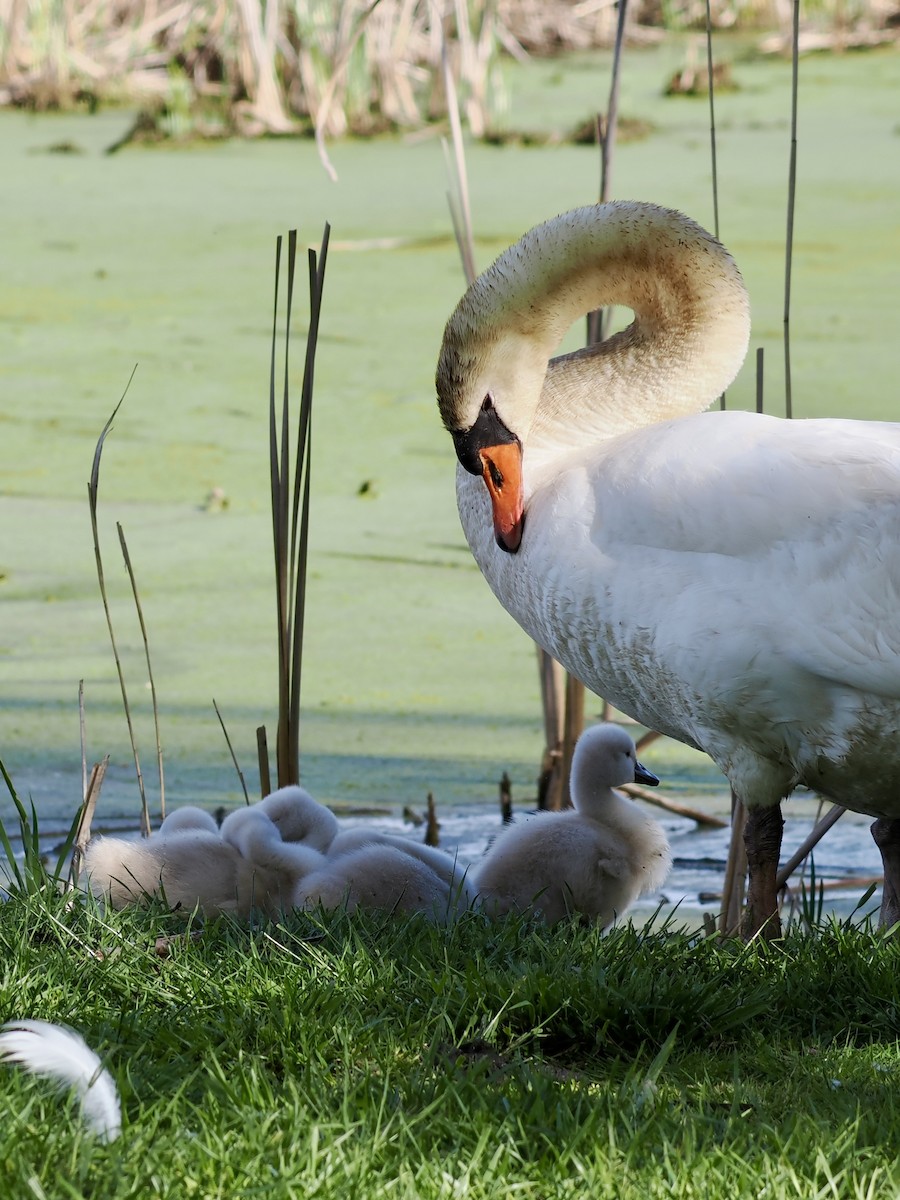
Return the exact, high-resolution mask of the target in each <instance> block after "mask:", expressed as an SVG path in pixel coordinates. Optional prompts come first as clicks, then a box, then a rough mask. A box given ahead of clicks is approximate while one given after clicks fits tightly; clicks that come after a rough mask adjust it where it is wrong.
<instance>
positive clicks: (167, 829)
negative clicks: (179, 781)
mask: <svg viewBox="0 0 900 1200" xmlns="http://www.w3.org/2000/svg"><path fill="white" fill-rule="evenodd" d="M198 829H202V830H206V832H207V833H215V834H218V832H219V827H218V825H217V824H216V819H215V817H214V816H213V815H212V813H208V812H207V811H206V809H205V808H197V807H196V806H195V805H193V804H185V805H184V807H182V808H176V809H173V811H172V812H170V813H169V815H168V816H167V817H166V819H165V820H164V821H163V823H162V825H160V827H159V832H160V834H163V835H164V836H166V837H170V836H171V835H172V834H173V833H187V832H188V831H190V832H192V833H193V832H195V831H196V830H198Z"/></svg>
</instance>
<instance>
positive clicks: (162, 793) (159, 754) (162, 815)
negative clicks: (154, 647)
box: [116, 521, 166, 821]
mask: <svg viewBox="0 0 900 1200" xmlns="http://www.w3.org/2000/svg"><path fill="white" fill-rule="evenodd" d="M116 529H117V530H118V531H119V544H120V545H121V547H122V557H123V559H124V560H125V569H126V571H127V572H128V578H129V580H130V581H131V594H132V595H133V596H134V607H135V608H136V609H137V616H138V622H139V623H140V627H141V637H142V638H143V642H144V657H145V659H146V662H147V678H148V679H149V681H150V699H151V702H152V704H153V732H154V736H155V738H156V767H157V770H158V772H159V819H160V820H161V821H164V820H165V819H166V775H165V771H164V769H163V750H162V738H161V737H160V732H159V704H158V702H157V696H156V681H155V680H154V678H153V664H152V663H151V661H150V642H149V640H148V638H147V626H146V625H145V623H144V610H143V608H142V606H141V598H140V596H139V595H138V589H137V580H136V579H135V577H134V570H133V568H132V566H131V555H130V554H129V553H128V545H127V543H126V541H125V531H124V529H123V528H122V526H121V524H120V523H119V522H118V521H117V522H116Z"/></svg>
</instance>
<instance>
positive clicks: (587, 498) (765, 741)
mask: <svg viewBox="0 0 900 1200" xmlns="http://www.w3.org/2000/svg"><path fill="white" fill-rule="evenodd" d="M610 304H620V305H625V306H627V307H629V308H631V309H632V310H633V311H634V314H635V316H634V322H633V323H632V324H631V325H630V326H629V327H628V329H626V330H624V331H623V332H621V333H618V334H616V335H615V336H613V337H611V338H610V339H608V340H607V341H605V342H603V343H601V344H600V345H597V346H591V347H589V348H586V349H582V350H578V351H576V352H575V353H573V354H566V355H562V356H561V357H559V358H551V357H550V356H551V354H553V352H554V350H555V348H556V347H557V346H558V344H559V341H560V339H561V337H562V335H563V333H564V332H565V331H566V329H567V328H568V327H569V326H570V325H571V324H572V322H573V321H574V320H576V319H577V318H578V317H580V316H581V315H582V314H583V313H585V312H586V311H588V310H590V309H594V308H598V307H601V306H604V305H610ZM749 329H750V319H749V311H748V303H747V295H746V291H745V288H744V284H743V282H742V280H741V276H740V273H739V272H738V269H737V267H736V266H735V264H734V261H733V260H732V258H731V256H730V254H728V252H727V251H726V250H725V249H724V248H723V247H722V246H721V245H720V244H719V243H718V242H717V241H716V240H715V239H714V238H712V237H711V236H710V235H709V234H708V233H706V231H705V230H703V229H701V228H700V226H699V225H697V224H695V223H694V222H693V221H691V220H690V219H688V218H687V217H684V216H682V215H681V214H679V213H676V212H673V211H670V210H668V209H663V208H658V207H656V206H654V205H650V204H639V203H632V202H614V203H610V204H601V205H595V206H591V207H586V208H581V209H576V210H575V211H573V212H569V213H566V214H564V215H563V216H560V217H557V218H555V219H553V220H550V221H547V222H546V223H545V224H543V225H539V226H537V228H535V229H533V230H531V232H529V233H527V234H525V236H524V237H523V238H522V239H521V240H520V241H519V242H518V243H516V245H514V246H512V247H511V248H510V249H509V250H507V251H505V252H504V253H503V254H502V255H501V256H500V257H499V258H498V260H497V261H496V262H495V263H494V265H493V266H491V267H490V268H489V269H488V270H487V271H486V272H485V273H484V274H483V275H482V276H481V277H480V278H479V279H477V280H476V281H475V282H474V283H473V284H472V285H471V287H470V288H469V289H468V291H467V292H466V293H465V295H464V296H463V298H462V300H461V301H460V303H459V305H458V306H457V308H456V310H455V312H454V313H453V314H452V316H451V317H450V320H449V322H448V323H447V327H446V330H445V332H444V338H443V344H442V347H441V351H440V357H439V361H438V367H437V393H438V405H439V409H440V414H441V417H442V419H443V423H444V425H445V427H446V428H447V429H448V430H449V432H450V433H451V434H452V436H453V440H454V443H455V448H456V453H457V457H458V459H459V465H458V467H457V473H456V475H457V499H458V505H459V512H460V518H461V521H462V525H463V528H464V530H465V533H466V537H467V539H468V542H469V546H470V547H471V550H472V553H473V554H474V556H475V559H476V560H477V562H478V565H479V567H480V568H481V570H482V572H483V574H484V575H485V578H486V579H487V581H488V583H489V584H490V586H491V588H492V589H493V591H494V593H495V595H496V596H497V598H498V599H499V600H500V602H501V603H502V604H503V605H504V607H505V608H506V609H507V610H508V611H509V612H510V613H511V614H512V616H513V617H514V618H515V619H516V620H517V621H518V622H519V624H520V625H521V626H523V628H524V629H526V630H527V631H528V633H529V634H530V635H531V636H532V638H534V640H535V641H537V642H538V643H539V644H540V645H541V646H543V647H544V648H545V649H546V650H547V651H549V653H551V654H552V655H554V656H555V657H556V658H558V659H559V660H560V661H561V662H562V663H563V665H564V666H565V667H566V668H567V669H568V670H569V671H571V672H572V673H573V674H574V675H575V676H576V677H578V678H580V679H582V680H583V681H584V682H585V683H586V684H587V685H588V686H589V687H591V688H592V689H593V690H594V691H596V692H597V693H598V694H600V695H602V696H603V697H605V698H606V699H608V700H610V701H611V702H612V703H613V704H615V706H616V707H617V708H619V709H620V710H621V711H623V712H625V713H628V714H630V715H631V716H633V717H635V718H637V719H638V720H639V721H641V722H642V723H643V724H645V725H647V726H649V727H650V728H653V729H657V730H660V731H661V732H662V733H666V734H669V735H670V736H671V737H674V738H678V739H679V740H680V741H682V742H686V743H687V744H688V745H691V746H695V747H698V748H699V749H701V750H704V751H706V753H707V754H709V755H710V756H711V757H712V758H713V760H714V761H715V762H716V763H717V764H718V766H719V767H720V768H721V769H722V771H723V772H724V773H725V775H726V776H727V777H728V779H729V780H730V781H731V784H732V786H733V787H734V789H735V791H736V793H737V794H738V795H739V796H740V797H741V798H742V799H743V800H744V802H745V803H746V804H747V806H748V823H747V834H746V838H747V845H748V857H749V862H750V886H749V893H748V903H747V910H746V919H745V925H744V932H745V934H746V933H751V932H753V931H755V930H756V929H760V928H762V929H763V930H764V932H765V933H766V934H767V935H772V934H775V933H777V932H778V929H779V925H778V917H777V904H776V893H775V870H776V866H777V861H778V853H779V849H780V843H781V830H782V820H781V812H780V801H781V800H782V799H783V798H784V797H786V796H787V795H789V794H790V792H792V791H793V790H794V788H796V787H798V786H800V785H805V786H807V787H809V788H811V789H813V790H814V791H816V792H818V793H820V794H821V795H824V796H827V797H829V798H830V799H832V800H834V801H836V802H837V803H839V804H843V805H845V806H847V807H848V808H852V809H855V810H857V811H859V812H864V813H869V814H870V815H872V816H875V817H878V818H881V820H879V821H878V822H876V826H875V829H874V831H875V832H876V833H878V834H879V837H878V838H877V839H876V840H879V842H880V848H881V850H882V857H883V861H884V865H885V880H886V884H885V891H884V900H883V903H882V922H883V923H892V922H893V921H894V920H896V919H898V918H900V874H898V872H900V853H898V850H897V847H898V845H900V822H898V823H896V824H895V819H896V818H898V817H900V738H898V737H897V730H898V729H900V539H898V529H900V512H898V508H900V425H893V424H887V423H881V422H868V421H866V422H863V421H843V420H841V421H839V420H803V421H799V420H794V421H784V420H779V419H776V418H774V417H768V416H762V415H756V414H751V413H745V412H719V411H716V412H710V413H704V412H703V411H702V410H703V409H705V408H707V406H708V405H709V404H710V403H711V402H712V401H713V400H714V399H715V398H716V397H718V396H719V394H720V393H721V392H722V391H723V390H724V389H725V388H726V387H727V386H728V385H729V383H730V382H731V381H732V379H733V378H734V376H735V375H736V374H737V372H738V369H739V368H740V366H741V363H742V361H743V358H744V355H745V353H746V348H747V343H748V337H749Z"/></svg>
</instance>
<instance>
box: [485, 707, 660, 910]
mask: <svg viewBox="0 0 900 1200" xmlns="http://www.w3.org/2000/svg"><path fill="white" fill-rule="evenodd" d="M635 781H637V782H638V783H644V784H649V785H650V786H651V787H655V786H656V784H658V783H659V780H658V779H657V778H656V776H655V775H653V774H651V772H649V771H648V770H647V769H646V767H643V766H641V764H640V763H639V762H638V760H637V753H636V751H635V748H634V742H633V741H632V740H631V738H630V737H629V736H628V734H627V733H626V732H625V730H624V729H621V728H620V727H619V726H618V725H594V726H593V727H592V728H590V729H586V730H585V732H584V733H583V734H582V735H581V737H580V738H579V739H578V744H577V745H576V747H575V754H574V756H573V758H572V783H571V791H572V798H573V800H574V802H575V809H574V811H572V810H570V811H566V812H554V813H540V814H539V815H537V816H536V817H532V818H531V819H530V820H528V821H517V822H516V823H515V824H514V825H508V826H507V827H506V828H505V829H504V830H503V832H502V833H501V834H499V835H498V837H497V838H496V839H495V841H494V842H493V844H492V845H491V848H490V849H489V850H488V852H487V854H486V855H485V857H484V858H483V859H482V860H481V862H480V863H479V864H478V865H477V867H476V869H475V877H474V880H473V885H474V888H475V890H476V892H477V893H478V896H479V900H480V902H481V904H482V906H483V907H484V909H485V910H486V911H487V912H488V913H489V914H490V915H491V916H500V915H502V914H504V913H508V912H516V911H519V912H522V911H525V910H527V909H533V910H534V912H535V913H536V914H537V915H539V916H540V917H541V918H542V919H543V920H545V921H546V922H547V923H548V924H551V925H552V924H554V923H555V922H557V921H561V920H562V919H563V918H564V917H565V916H567V915H568V914H570V913H572V914H575V913H577V914H580V915H581V916H582V917H583V918H586V919H587V920H590V921H595V922H597V924H599V925H600V926H601V928H603V929H605V928H606V927H607V926H609V925H611V924H612V923H613V921H614V920H615V919H616V918H617V917H621V916H623V915H624V914H625V911H626V910H627V909H628V908H629V907H630V905H631V904H633V903H634V901H635V900H636V899H637V898H638V896H640V895H641V894H642V893H644V892H650V891H653V890H654V889H656V888H658V887H659V886H660V885H661V884H662V883H663V881H664V880H665V878H666V876H667V875H668V873H669V868H670V867H671V865H672V857H671V853H670V851H669V843H668V840H667V838H666V835H665V833H664V832H663V829H662V827H661V826H660V825H659V824H658V823H657V822H656V821H654V820H653V818H652V817H650V816H648V815H647V814H646V813H644V812H643V811H642V810H641V808H640V807H639V806H638V805H637V804H635V803H634V801H633V800H629V799H628V797H627V796H623V795H622V794H621V793H619V792H615V791H613V788H616V787H620V786H621V785H622V784H623V783H634V782H635Z"/></svg>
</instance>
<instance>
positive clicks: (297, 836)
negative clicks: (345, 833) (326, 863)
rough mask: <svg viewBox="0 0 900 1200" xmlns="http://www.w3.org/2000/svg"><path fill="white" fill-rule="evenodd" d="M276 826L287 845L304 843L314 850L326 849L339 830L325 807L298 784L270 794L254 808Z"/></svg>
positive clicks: (332, 816) (335, 818) (335, 821)
mask: <svg viewBox="0 0 900 1200" xmlns="http://www.w3.org/2000/svg"><path fill="white" fill-rule="evenodd" d="M254 808H257V809H258V810H259V811H260V812H264V813H265V814H266V816H267V817H268V818H269V820H270V821H272V822H274V824H275V825H277V826H278V832H279V833H280V834H281V837H282V838H283V840H284V841H286V842H304V843H305V844H306V845H307V846H312V847H313V849H315V850H322V851H324V850H327V849H328V847H329V846H330V845H331V843H332V842H333V841H334V838H335V835H336V834H337V831H338V828H339V826H338V819H337V817H336V816H335V815H334V813H333V812H332V811H331V809H330V808H326V807H325V805H324V804H319V802H318V801H317V800H313V798H312V796H311V795H310V794H309V792H308V791H306V789H305V788H302V787H299V786H298V785H297V784H291V785H290V786H288V787H283V788H279V789H278V791H276V792H270V793H269V795H268V796H266V797H265V799H264V800H260V801H259V802H258V803H257V804H255V805H254Z"/></svg>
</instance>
